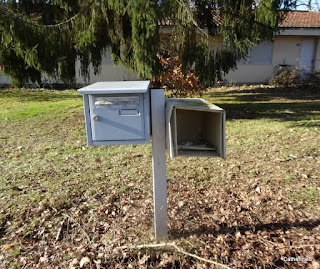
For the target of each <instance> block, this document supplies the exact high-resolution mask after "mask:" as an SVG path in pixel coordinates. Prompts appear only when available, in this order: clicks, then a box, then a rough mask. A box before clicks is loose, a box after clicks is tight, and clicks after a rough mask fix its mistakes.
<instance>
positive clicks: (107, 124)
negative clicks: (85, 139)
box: [89, 94, 145, 141]
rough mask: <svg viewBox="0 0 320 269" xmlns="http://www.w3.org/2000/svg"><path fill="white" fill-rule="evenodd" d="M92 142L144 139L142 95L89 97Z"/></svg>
mask: <svg viewBox="0 0 320 269" xmlns="http://www.w3.org/2000/svg"><path fill="white" fill-rule="evenodd" d="M89 102H90V118H91V128H92V140H93V141H106V140H115V141H117V140H139V139H145V126H144V102H143V94H127V95H90V97H89Z"/></svg>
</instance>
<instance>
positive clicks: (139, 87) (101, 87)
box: [78, 80, 150, 94]
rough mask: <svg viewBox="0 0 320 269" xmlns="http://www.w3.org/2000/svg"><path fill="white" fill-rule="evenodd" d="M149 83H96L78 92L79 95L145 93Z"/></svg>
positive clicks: (147, 81) (145, 81) (146, 81)
mask: <svg viewBox="0 0 320 269" xmlns="http://www.w3.org/2000/svg"><path fill="white" fill-rule="evenodd" d="M149 86H150V81H149V80H143V81H105V82H97V83H94V84H91V85H88V86H86V87H83V88H81V89H79V90H78V92H79V93H81V94H123V93H146V92H147V91H148V89H149Z"/></svg>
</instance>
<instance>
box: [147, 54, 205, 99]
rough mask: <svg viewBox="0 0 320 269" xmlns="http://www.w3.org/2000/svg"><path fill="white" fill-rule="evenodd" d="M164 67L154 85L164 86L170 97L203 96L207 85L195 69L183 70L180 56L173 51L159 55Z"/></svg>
mask: <svg viewBox="0 0 320 269" xmlns="http://www.w3.org/2000/svg"><path fill="white" fill-rule="evenodd" d="M158 57H159V59H160V62H161V64H162V67H163V71H162V72H161V74H160V76H159V77H156V78H155V79H154V80H153V81H152V82H153V87H162V88H164V89H165V91H166V92H167V93H169V96H170V97H192V96H194V95H199V96H202V94H203V92H204V91H205V90H206V87H205V86H204V85H203V84H201V83H200V80H199V77H198V76H197V75H196V74H195V72H194V70H191V69H189V70H183V68H182V64H181V60H180V57H179V56H178V55H176V54H174V53H173V52H171V53H168V54H167V55H158Z"/></svg>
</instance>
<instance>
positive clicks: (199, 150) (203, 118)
mask: <svg viewBox="0 0 320 269" xmlns="http://www.w3.org/2000/svg"><path fill="white" fill-rule="evenodd" d="M174 116H175V118H176V126H175V128H176V139H175V140H176V141H175V142H176V153H177V154H178V155H180V156H204V157H205V156H208V157H209V156H221V154H222V150H223V149H222V113H220V112H216V111H196V110H187V109H178V108H176V109H175V115H174Z"/></svg>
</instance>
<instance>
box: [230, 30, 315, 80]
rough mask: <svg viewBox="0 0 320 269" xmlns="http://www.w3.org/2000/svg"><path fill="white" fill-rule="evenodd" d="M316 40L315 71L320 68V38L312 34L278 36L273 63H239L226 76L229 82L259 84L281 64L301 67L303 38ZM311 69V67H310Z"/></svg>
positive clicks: (267, 78) (274, 43)
mask: <svg viewBox="0 0 320 269" xmlns="http://www.w3.org/2000/svg"><path fill="white" fill-rule="evenodd" d="M306 39H308V40H312V41H313V42H315V49H314V53H313V60H312V63H313V68H314V69H313V71H319V68H320V38H318V37H312V36H276V37H275V39H274V42H273V55H272V64H259V65H257V64H238V65H237V69H236V70H234V71H231V72H229V73H228V74H227V75H226V76H225V77H224V78H225V79H226V81H227V82H229V83H236V84H257V83H265V82H268V81H269V79H270V78H271V76H272V75H273V73H274V72H275V71H276V70H277V68H278V67H279V65H291V66H296V67H300V52H301V45H302V42H303V40H306ZM309 69H311V67H309Z"/></svg>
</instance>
